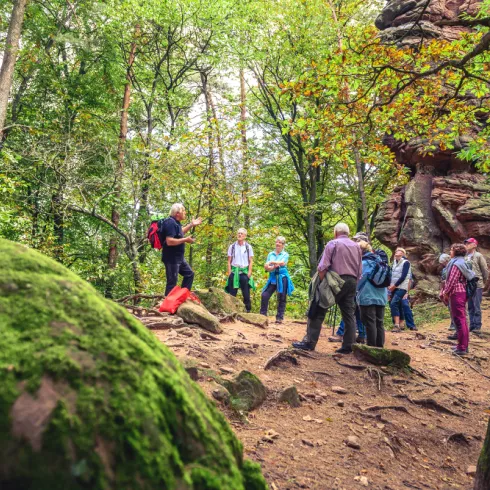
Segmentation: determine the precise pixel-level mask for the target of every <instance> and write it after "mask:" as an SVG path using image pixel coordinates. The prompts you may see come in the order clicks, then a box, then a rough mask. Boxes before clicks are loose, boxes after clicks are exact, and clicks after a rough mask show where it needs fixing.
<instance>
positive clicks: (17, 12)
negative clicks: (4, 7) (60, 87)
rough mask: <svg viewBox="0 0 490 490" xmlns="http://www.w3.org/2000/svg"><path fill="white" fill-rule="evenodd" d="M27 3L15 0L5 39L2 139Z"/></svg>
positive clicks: (0, 113) (0, 100)
mask: <svg viewBox="0 0 490 490" xmlns="http://www.w3.org/2000/svg"><path fill="white" fill-rule="evenodd" d="M26 5H27V0H14V6H13V8H12V16H11V17H10V23H9V28H8V32H7V39H6V41H5V52H4V53H3V61H2V67H1V68H0V139H2V135H3V129H4V127H5V120H6V118H7V107H8V101H9V95H10V89H11V87H12V80H13V78H14V68H15V61H16V59H17V53H18V51H19V41H20V33H21V30H22V22H23V21H24V12H25V9H26Z"/></svg>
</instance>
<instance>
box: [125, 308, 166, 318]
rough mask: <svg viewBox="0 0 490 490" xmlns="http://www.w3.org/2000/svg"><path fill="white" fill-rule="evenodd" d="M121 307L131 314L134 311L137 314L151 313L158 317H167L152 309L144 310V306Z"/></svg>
mask: <svg viewBox="0 0 490 490" xmlns="http://www.w3.org/2000/svg"><path fill="white" fill-rule="evenodd" d="M122 306H124V308H126V309H127V310H131V312H132V313H134V312H135V311H136V312H138V313H144V312H146V313H152V314H153V315H156V316H159V317H162V316H168V314H167V313H161V312H159V311H158V310H155V309H154V308H145V307H144V306H132V305H122Z"/></svg>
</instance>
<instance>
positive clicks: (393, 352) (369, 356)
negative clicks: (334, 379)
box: [352, 344, 410, 369]
mask: <svg viewBox="0 0 490 490" xmlns="http://www.w3.org/2000/svg"><path fill="white" fill-rule="evenodd" d="M352 350H353V351H354V356H355V357H356V358H357V359H359V360H360V361H367V362H370V363H371V364H376V365H377V366H392V367H395V368H398V369H404V368H407V367H409V366H410V356H409V355H408V354H407V353H405V352H402V351H401V350H397V349H383V348H381V347H369V346H367V345H363V344H354V345H353V346H352Z"/></svg>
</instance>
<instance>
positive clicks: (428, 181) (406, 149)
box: [375, 0, 490, 296]
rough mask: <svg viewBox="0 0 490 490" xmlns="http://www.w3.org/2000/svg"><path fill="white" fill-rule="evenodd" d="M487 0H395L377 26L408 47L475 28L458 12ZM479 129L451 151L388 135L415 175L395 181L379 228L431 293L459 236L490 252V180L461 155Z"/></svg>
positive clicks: (468, 132) (422, 289)
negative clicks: (402, 183) (462, 20)
mask: <svg viewBox="0 0 490 490" xmlns="http://www.w3.org/2000/svg"><path fill="white" fill-rule="evenodd" d="M480 5H481V0H432V1H430V2H427V0H389V1H388V2H387V5H386V6H385V8H384V9H383V11H382V12H381V14H380V15H379V16H378V18H377V19H376V26H377V27H378V29H380V30H381V36H382V38H383V40H385V41H387V42H393V41H395V42H397V44H398V45H399V46H400V49H409V48H410V45H411V44H413V43H417V44H420V43H421V42H424V41H425V40H427V39H430V38H439V39H445V40H453V39H457V38H459V37H460V36H461V34H462V33H463V32H466V31H468V29H469V28H467V27H465V26H463V25H457V23H458V22H460V21H459V20H458V19H460V18H461V16H462V15H463V14H464V15H470V16H471V15H475V14H476V13H477V12H478V10H479V7H480ZM474 103H477V101H476V100H468V104H474ZM482 118H483V119H482V121H481V122H482V124H485V123H486V121H485V120H484V118H485V116H483V115H482ZM480 129H481V128H479V127H474V128H471V129H467V130H466V131H465V133H464V134H459V135H457V136H456V137H455V139H454V141H453V146H454V148H453V149H451V150H449V149H445V150H442V149H436V148H434V147H433V151H431V152H428V151H427V146H428V140H426V139H424V138H422V137H420V136H416V137H414V138H412V139H410V140H408V141H399V140H396V139H395V138H394V137H393V136H392V135H386V136H385V137H384V139H383V142H384V144H386V145H387V146H388V147H389V148H390V149H391V150H392V151H393V153H394V154H395V157H396V160H397V161H398V163H399V164H401V165H403V166H405V167H407V168H408V169H409V172H410V181H409V182H408V184H407V185H405V186H403V187H398V188H396V189H395V190H394V192H393V193H392V195H391V196H390V197H389V198H388V199H387V201H386V202H385V203H384V205H383V206H382V207H381V208H380V210H379V213H378V216H377V219H376V225H375V235H376V237H377V238H378V239H379V240H380V241H381V242H382V243H383V244H385V245H386V246H388V247H389V248H391V249H394V248H395V247H397V246H402V247H403V248H405V249H406V250H407V252H408V256H409V259H410V260H411V262H412V264H413V266H414V277H415V280H416V283H417V290H418V292H419V293H422V294H423V295H424V296H426V295H429V296H432V295H437V293H438V282H439V281H438V274H439V273H440V271H441V267H440V265H439V264H438V257H439V255H440V254H441V253H442V252H448V250H449V247H450V245H451V244H452V243H455V242H462V241H463V240H464V239H465V238H468V237H474V238H476V239H477V240H478V241H479V243H480V251H481V252H482V253H483V254H485V255H487V256H490V253H489V252H490V182H488V181H487V180H488V179H487V178H486V177H485V176H483V175H479V174H477V173H476V171H475V169H474V167H473V165H472V164H471V163H470V162H467V161H463V160H461V159H459V158H458V155H457V152H458V150H461V149H462V148H464V147H465V146H466V145H467V144H468V143H469V142H470V141H471V140H472V139H473V138H475V136H476V135H477V134H478V131H479V130H480Z"/></svg>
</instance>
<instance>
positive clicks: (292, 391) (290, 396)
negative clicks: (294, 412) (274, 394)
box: [279, 386, 301, 408]
mask: <svg viewBox="0 0 490 490" xmlns="http://www.w3.org/2000/svg"><path fill="white" fill-rule="evenodd" d="M279 401H280V402H285V403H289V404H290V405H291V406H292V407H293V408H297V407H299V406H300V405H301V401H300V399H299V395H298V390H297V389H296V386H290V387H289V388H286V389H285V390H283V391H282V393H281V394H280V395H279Z"/></svg>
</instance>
